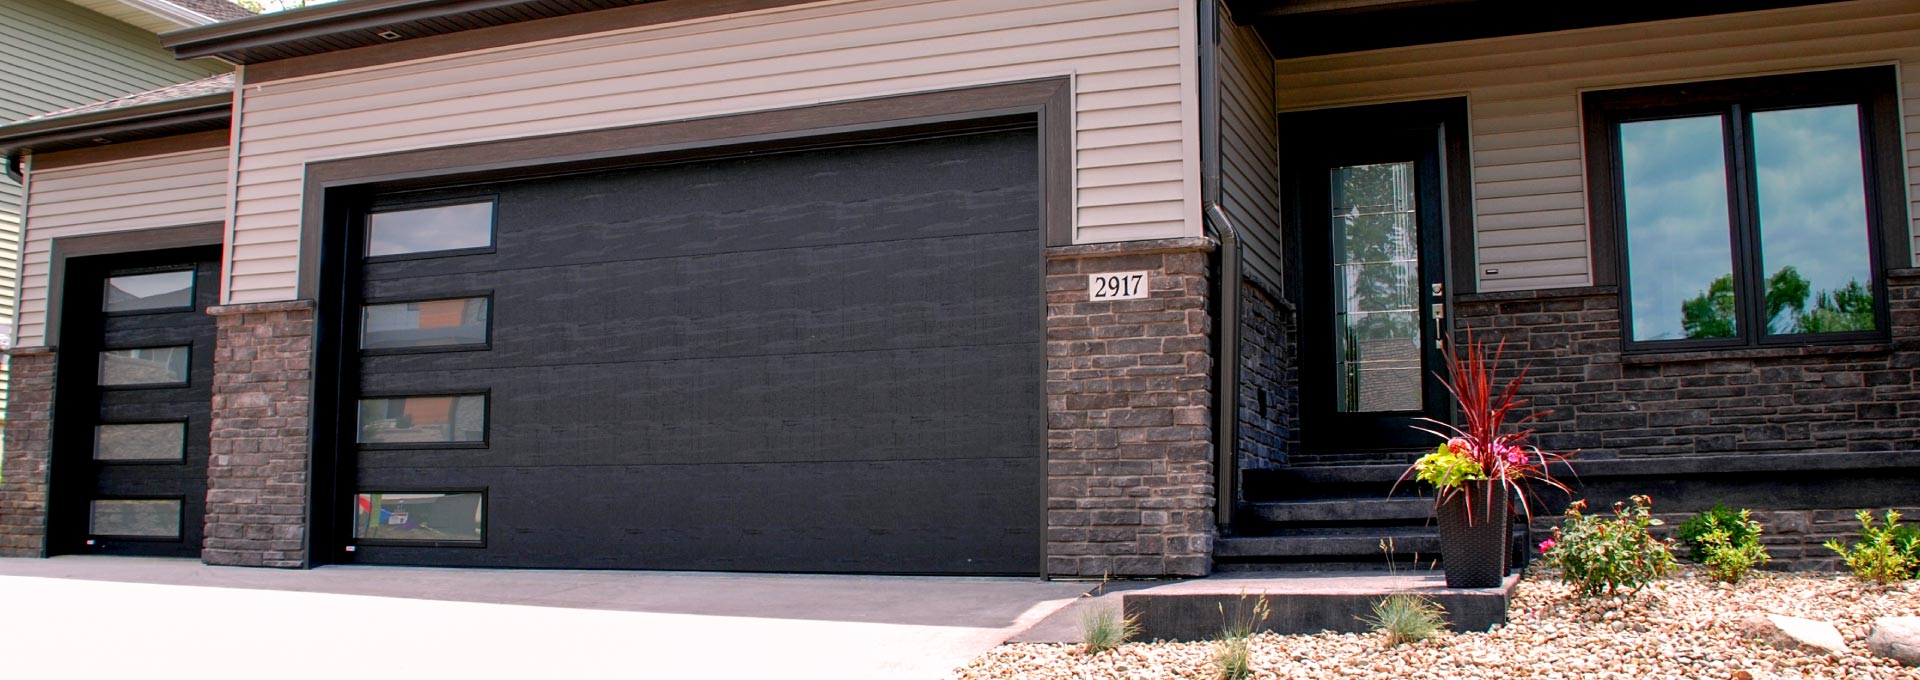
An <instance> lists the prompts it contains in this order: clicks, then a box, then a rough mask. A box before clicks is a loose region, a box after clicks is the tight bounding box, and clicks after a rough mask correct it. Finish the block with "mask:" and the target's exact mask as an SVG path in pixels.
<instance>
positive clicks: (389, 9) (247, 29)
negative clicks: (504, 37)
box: [160, 0, 522, 59]
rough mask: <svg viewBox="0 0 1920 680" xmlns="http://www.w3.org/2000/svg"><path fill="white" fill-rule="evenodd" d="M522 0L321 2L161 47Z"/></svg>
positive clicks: (202, 46)
mask: <svg viewBox="0 0 1920 680" xmlns="http://www.w3.org/2000/svg"><path fill="white" fill-rule="evenodd" d="M521 1H522V0H453V1H448V0H340V1H339V2H330V3H327V4H322V5H312V6H308V7H302V8H299V9H293V10H287V11H283V12H274V13H270V14H262V15H259V16H256V17H251V18H244V19H234V20H232V21H222V22H219V23H216V24H209V25H206V26H196V27H193V28H183V29H180V30H177V31H168V32H166V33H162V34H160V44H161V46H162V47H166V48H167V49H171V50H173V54H174V57H175V58H178V59H200V58H207V57H219V56H221V55H223V54H228V53H231V52H234V51H236V50H242V49H247V48H251V47H260V46H263V45H271V44H274V43H279V42H286V41H288V40H294V39H299V38H306V37H314V36H320V35H326V34H329V33H338V32H341V31H351V30H358V29H371V28H378V27H381V26H385V25H387V24H391V23H395V22H399V21H410V20H415V19H424V18H431V17H435V16H442V15H447V14H458V13H461V12H472V11H479V10H486V9H490V8H493V7H497V6H504V5H513V4H518V3H519V2H521Z"/></svg>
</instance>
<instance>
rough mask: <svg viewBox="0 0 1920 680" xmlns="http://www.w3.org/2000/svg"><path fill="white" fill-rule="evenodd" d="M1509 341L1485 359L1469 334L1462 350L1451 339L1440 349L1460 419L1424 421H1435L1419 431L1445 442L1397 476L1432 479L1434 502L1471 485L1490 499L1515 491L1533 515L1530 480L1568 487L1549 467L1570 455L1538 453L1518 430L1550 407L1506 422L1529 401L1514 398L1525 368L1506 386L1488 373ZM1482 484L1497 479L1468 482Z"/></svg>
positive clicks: (1529, 434)
mask: <svg viewBox="0 0 1920 680" xmlns="http://www.w3.org/2000/svg"><path fill="white" fill-rule="evenodd" d="M1506 346H1507V343H1506V341H1504V340H1503V341H1501V342H1500V344H1499V345H1496V346H1495V347H1494V349H1493V356H1492V357H1488V356H1487V347H1486V345H1485V344H1484V343H1480V342H1476V341H1474V339H1473V335H1472V334H1471V333H1468V335H1467V342H1466V352H1465V353H1464V354H1462V353H1459V352H1455V351H1454V346H1453V345H1452V344H1451V343H1449V344H1448V345H1447V346H1446V349H1445V350H1444V351H1445V354H1446V359H1447V369H1448V370H1447V375H1446V376H1445V377H1443V378H1442V380H1441V382H1442V383H1443V384H1445V385H1446V388H1447V393H1448V394H1450V395H1452V396H1453V399H1454V401H1455V402H1456V403H1458V404H1459V406H1460V420H1461V423H1462V424H1461V425H1459V426H1455V425H1453V424H1452V423H1443V422H1440V421H1438V420H1433V419H1431V418H1421V420H1422V421H1425V422H1427V423H1430V424H1432V425H1434V426H1435V429H1429V428H1425V427H1419V428H1416V429H1419V430H1420V431H1422V432H1428V433H1431V434H1433V435H1434V436H1436V437H1439V438H1440V439H1441V440H1443V441H1442V442H1441V444H1440V446H1439V448H1436V449H1434V450H1433V452H1432V453H1429V454H1427V455H1425V456H1422V457H1421V458H1420V459H1419V460H1417V461H1415V462H1414V463H1413V465H1412V466H1411V467H1408V468H1407V471H1406V472H1405V473H1402V474H1401V475H1400V481H1406V479H1407V477H1409V476H1411V477H1413V478H1415V479H1417V480H1419V481H1422V482H1426V483H1428V484H1432V485H1433V487H1434V489H1435V491H1436V493H1435V498H1434V500H1435V502H1436V503H1446V502H1448V501H1449V500H1452V499H1453V498H1454V497H1456V496H1461V495H1462V494H1465V492H1466V490H1467V488H1468V487H1469V486H1474V487H1481V489H1480V490H1481V491H1483V492H1484V494H1485V495H1486V497H1485V498H1483V499H1481V502H1487V503H1490V502H1492V498H1491V495H1492V494H1493V493H1495V492H1496V491H1498V492H1500V493H1505V492H1506V491H1507V490H1512V491H1513V492H1515V494H1514V495H1515V496H1517V497H1518V498H1519V499H1520V507H1521V510H1522V511H1523V512H1525V514H1526V516H1527V517H1528V518H1529V519H1531V518H1532V517H1533V508H1532V506H1533V503H1531V502H1530V501H1529V498H1530V491H1529V489H1528V483H1529V482H1532V481H1537V482H1540V483H1543V484H1546V485H1548V486H1551V487H1553V488H1556V489H1559V490H1561V491H1568V489H1567V486H1566V485H1565V484H1562V483H1560V480H1557V479H1554V478H1553V472H1552V470H1551V469H1550V466H1551V465H1552V464H1553V463H1556V462H1563V461H1565V460H1566V459H1567V457H1568V456H1569V455H1571V454H1559V453H1550V452H1547V451H1542V450H1540V447H1538V446H1534V445H1533V444H1532V443H1531V442H1530V441H1529V439H1531V438H1532V436H1533V430H1532V429H1530V428H1523V427H1521V426H1522V425H1525V424H1526V423H1527V422H1528V421H1532V420H1534V419H1537V418H1540V417H1542V416H1545V415H1547V414H1549V413H1552V411H1536V412H1533V413H1529V414H1527V415H1525V416H1522V417H1520V418H1519V419H1518V420H1513V421H1512V422H1508V421H1509V420H1510V419H1511V418H1512V416H1513V414H1514V411H1516V410H1518V409H1519V408H1521V407H1523V406H1526V405H1527V400H1526V399H1522V398H1520V396H1519V395H1520V386H1521V385H1522V384H1523V383H1524V382H1525V381H1526V378H1527V370H1528V369H1527V368H1525V367H1522V368H1521V369H1520V373H1519V375H1516V376H1514V377H1513V379H1511V380H1508V381H1507V382H1506V384H1504V385H1501V384H1499V383H1498V381H1497V380H1496V379H1495V378H1494V375H1493V367H1494V365H1495V364H1498V363H1500V356H1501V355H1502V354H1503V353H1504V352H1505V351H1506ZM1483 481H1490V482H1496V483H1493V484H1469V483H1470V482H1483ZM1463 500H1464V501H1465V503H1466V504H1467V507H1468V508H1471V507H1473V505H1474V499H1473V498H1471V497H1470V496H1469V497H1466V498H1464V499H1463ZM1471 515H1472V513H1471V511H1469V516H1471Z"/></svg>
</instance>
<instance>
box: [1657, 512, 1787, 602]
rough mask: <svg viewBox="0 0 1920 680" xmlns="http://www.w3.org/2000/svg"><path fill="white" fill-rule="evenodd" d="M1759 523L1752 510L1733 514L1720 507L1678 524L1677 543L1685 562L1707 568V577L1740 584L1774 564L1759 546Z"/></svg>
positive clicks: (1760, 530)
mask: <svg viewBox="0 0 1920 680" xmlns="http://www.w3.org/2000/svg"><path fill="white" fill-rule="evenodd" d="M1762 531H1763V530H1762V529H1761V527H1760V523H1759V522H1756V521H1754V520H1753V511H1752V510H1745V509H1742V510H1737V511H1736V510H1734V509H1732V508H1728V507H1727V506H1725V505H1721V504H1719V503H1715V504H1713V509H1712V510H1708V511H1706V512H1703V513H1700V514H1698V515H1694V516H1693V517H1692V518H1691V519H1688V520H1687V521H1685V522H1682V523H1681V524H1680V530H1679V532H1678V534H1679V536H1680V542H1681V543H1684V544H1686V545H1687V546H1688V548H1689V551H1688V554H1687V557H1688V559H1691V560H1693V561H1695V562H1699V563H1701V564H1705V565H1707V577H1708V578H1711V579H1713V580H1715V581H1724V582H1726V583H1739V582H1740V579H1743V578H1746V577H1747V574H1748V573H1750V572H1752V571H1753V570H1754V568H1755V567H1758V566H1760V565H1763V564H1766V563H1768V562H1771V561H1773V556H1772V555H1769V554H1767V548H1766V546H1764V545H1761V544H1760V534H1761V533H1762Z"/></svg>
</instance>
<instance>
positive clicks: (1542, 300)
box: [1455, 269, 1920, 457]
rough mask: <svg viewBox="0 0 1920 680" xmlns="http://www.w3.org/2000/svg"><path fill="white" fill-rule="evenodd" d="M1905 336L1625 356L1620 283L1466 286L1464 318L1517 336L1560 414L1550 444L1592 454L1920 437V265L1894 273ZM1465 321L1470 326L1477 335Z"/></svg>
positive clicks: (1550, 426)
mask: <svg viewBox="0 0 1920 680" xmlns="http://www.w3.org/2000/svg"><path fill="white" fill-rule="evenodd" d="M1887 292H1888V298H1889V300H1888V307H1889V310H1890V312H1891V314H1890V316H1891V318H1892V322H1893V328H1892V334H1891V337H1892V342H1891V343H1889V344H1865V345H1842V346H1799V347H1781V348H1764V349H1740V350H1718V351H1708V352H1679V353H1662V354H1657V355H1642V356H1633V355H1626V356H1623V355H1622V354H1621V352H1620V346H1621V336H1620V333H1621V330H1620V304H1619V303H1620V300H1619V295H1618V294H1617V292H1616V290H1615V289H1613V288H1581V289H1568V290H1558V291H1536V292H1533V293H1520V294H1515V293H1492V294H1483V295H1474V296H1464V297H1463V299H1461V300H1459V301H1457V302H1456V304H1455V318H1456V319H1457V320H1458V321H1459V322H1461V324H1462V325H1463V326H1464V327H1465V328H1467V329H1471V330H1472V332H1473V333H1474V335H1475V337H1476V338H1477V339H1481V340H1486V341H1489V342H1499V341H1501V340H1505V341H1506V343H1507V348H1506V357H1505V358H1506V359H1507V361H1505V362H1504V365H1503V367H1502V372H1503V375H1513V374H1514V373H1515V372H1517V371H1518V370H1519V368H1520V366H1522V365H1525V366H1528V367H1529V372H1528V382H1529V384H1528V385H1527V386H1526V387H1525V388H1524V389H1523V392H1522V394H1524V395H1525V396H1526V397H1527V398H1528V399H1529V400H1531V402H1532V404H1531V405H1532V407H1534V408H1536V409H1551V410H1552V411H1553V413H1551V414H1550V415H1548V416H1546V417H1544V418H1542V419H1540V420H1537V421H1535V422H1534V423H1533V424H1532V425H1533V426H1534V427H1535V429H1536V430H1538V431H1539V433H1540V434H1539V442H1540V444H1541V445H1542V446H1544V447H1547V448H1549V449H1554V450H1571V449H1580V450H1581V451H1582V454H1581V455H1583V456H1586V457H1628V456H1664V455H1705V454H1724V453H1767V452H1806V451H1891V450H1912V449H1916V448H1920V389H1916V380H1915V377H1916V376H1915V369H1920V270H1911V269H1909V270H1897V271H1895V272H1894V273H1893V275H1892V276H1891V277H1890V278H1889V280H1888V282H1887ZM1465 336H1466V334H1465V331H1462V332H1460V333H1458V334H1457V337H1458V338H1461V339H1464V338H1465Z"/></svg>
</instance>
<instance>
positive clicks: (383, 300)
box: [358, 289, 494, 357]
mask: <svg viewBox="0 0 1920 680" xmlns="http://www.w3.org/2000/svg"><path fill="white" fill-rule="evenodd" d="M448 300H485V301H486V306H487V322H486V325H485V327H484V328H482V329H481V333H482V334H483V336H484V338H483V339H482V340H481V341H480V342H477V343H476V342H469V343H463V344H457V345H426V346H419V347H374V348H368V347H367V346H366V344H367V323H366V314H367V308H368V307H378V306H382V305H404V304H412V303H417V302H444V301H448ZM493 311H494V310H493V291H492V290H491V289H489V290H481V291H473V292H468V293H452V294H447V295H434V296H432V297H418V296H399V297H380V298H367V299H364V300H361V301H360V321H359V324H358V326H359V329H358V335H359V336H360V338H359V352H360V356H366V357H376V356H392V355H399V354H437V353H440V352H475V351H486V350H490V349H493Z"/></svg>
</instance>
